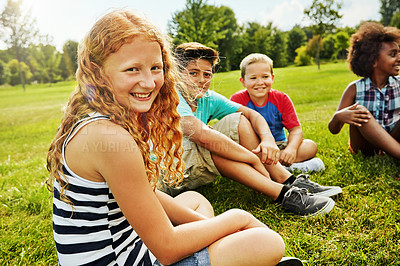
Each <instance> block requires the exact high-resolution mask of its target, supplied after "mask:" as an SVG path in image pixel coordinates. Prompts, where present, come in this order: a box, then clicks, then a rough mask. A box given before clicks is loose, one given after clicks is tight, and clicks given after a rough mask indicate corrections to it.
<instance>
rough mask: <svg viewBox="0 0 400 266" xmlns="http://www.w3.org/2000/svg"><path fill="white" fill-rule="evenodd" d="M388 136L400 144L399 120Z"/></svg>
mask: <svg viewBox="0 0 400 266" xmlns="http://www.w3.org/2000/svg"><path fill="white" fill-rule="evenodd" d="M390 135H391V136H392V137H393V138H394V139H395V140H397V142H400V120H399V121H397V123H396V125H395V126H394V128H393V130H392V131H391V132H390Z"/></svg>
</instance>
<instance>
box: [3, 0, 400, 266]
mask: <svg viewBox="0 0 400 266" xmlns="http://www.w3.org/2000/svg"><path fill="white" fill-rule="evenodd" d="M309 2H310V5H309V6H307V7H306V8H305V9H304V16H305V17H307V12H308V14H309V15H310V17H309V19H308V22H309V25H307V26H304V25H300V24H299V25H295V26H293V27H292V28H290V29H288V30H281V29H280V28H278V27H277V26H275V25H274V22H272V21H271V22H267V23H261V22H256V21H253V22H245V23H238V21H237V19H236V17H235V13H234V12H233V10H232V9H231V8H229V5H227V6H225V5H215V4H209V3H208V2H207V1H201V0H187V1H186V3H185V4H184V6H182V7H181V8H179V7H177V10H176V12H174V13H173V14H172V15H171V18H170V21H169V23H168V27H167V31H168V32H169V34H170V36H171V38H172V41H173V43H174V44H179V43H181V42H185V41H198V42H202V43H204V44H207V45H209V46H212V47H214V48H216V49H218V50H219V51H220V53H221V64H220V67H219V69H218V71H217V74H216V75H215V79H214V81H213V84H212V89H213V90H215V91H217V92H219V93H221V94H223V95H225V96H227V97H229V96H230V95H231V94H232V93H234V92H235V91H237V90H239V89H241V84H240V82H239V76H240V74H239V71H238V70H237V69H238V64H239V62H240V60H241V59H242V58H243V57H244V56H246V55H247V54H249V53H252V52H261V53H266V54H268V55H269V56H270V57H271V58H272V59H273V60H274V65H275V67H276V68H275V75H276V78H275V80H274V86H273V87H274V88H275V89H278V90H281V91H284V92H285V93H287V94H289V96H290V97H291V98H292V100H293V102H294V104H295V106H296V109H297V112H298V115H299V117H300V120H301V122H302V127H303V131H304V135H305V137H306V138H310V139H313V140H315V141H316V142H317V144H318V146H319V153H318V157H320V158H321V159H322V160H323V161H324V162H325V165H326V170H325V172H323V173H314V174H312V179H313V180H315V181H317V182H319V183H321V184H325V185H338V186H341V187H342V188H343V194H342V195H340V196H339V197H336V198H335V201H336V207H335V208H334V209H333V211H332V212H331V213H330V214H329V215H327V216H326V217H317V218H312V219H299V218H296V217H293V216H292V215H290V214H286V213H284V212H283V211H282V210H281V209H280V208H279V207H277V206H275V205H274V204H272V202H271V201H269V200H268V199H265V197H263V196H262V195H260V194H258V193H256V192H254V191H252V190H250V189H247V188H245V187H243V186H241V185H240V184H237V183H235V182H233V181H231V180H228V179H225V178H223V177H218V178H217V180H216V182H214V183H213V184H211V185H209V186H205V187H203V188H201V189H199V192H201V193H202V194H204V195H205V196H206V197H207V198H208V199H209V200H210V201H211V203H212V204H213V206H214V208H215V210H216V213H217V214H218V213H221V212H223V211H225V210H227V209H230V208H243V209H245V210H248V211H250V212H251V213H253V214H254V215H255V216H256V217H257V218H259V219H260V220H262V221H263V222H264V223H266V224H267V225H269V226H270V227H271V228H272V229H273V230H276V231H278V232H279V233H280V234H281V235H282V236H283V237H284V239H285V242H286V243H287V254H286V255H288V256H290V255H291V256H297V257H299V258H301V259H302V260H303V261H304V262H305V263H306V264H309V265H398V264H399V256H400V255H399V251H400V210H399V209H400V207H399V206H400V205H399V203H400V199H399V197H398V195H399V189H400V183H399V182H400V180H399V179H400V176H399V175H400V165H399V162H398V161H395V160H394V159H392V158H389V157H388V156H374V157H364V156H362V155H356V156H353V155H351V154H350V153H349V152H348V150H347V147H348V146H347V140H348V133H347V130H348V128H347V127H345V128H344V129H343V130H342V132H341V133H340V134H338V135H331V134H330V133H329V131H328V129H327V123H328V121H329V119H330V117H331V116H332V114H333V113H334V111H335V109H336V107H337V104H338V101H339V99H340V96H341V93H342V92H343V90H344V88H345V87H346V86H347V84H348V83H349V82H351V81H353V80H355V79H357V77H356V76H355V75H354V74H352V73H351V72H350V70H349V68H348V65H347V63H345V60H344V59H345V58H346V53H347V51H346V49H347V47H348V39H349V37H350V36H351V34H352V33H353V32H354V31H355V30H356V29H357V28H358V27H359V24H361V23H362V21H360V23H359V24H358V25H356V26H354V27H349V26H346V27H337V26H338V25H340V24H341V23H340V21H341V19H342V16H341V8H342V5H341V4H340V2H337V1H333V0H325V1H317V0H314V1H312V2H311V1H309ZM1 7H2V6H1V5H0V8H1ZM328 11H329V12H328ZM0 12H1V14H0V24H1V26H2V27H1V32H0V37H1V38H2V41H3V45H4V49H2V50H0V110H1V112H2V113H3V116H2V117H1V118H0V140H1V141H0V264H1V265H34V264H36V265H43V264H45V265H55V264H57V256H56V253H55V245H54V241H53V236H52V227H51V225H52V222H51V206H52V203H51V194H50V193H49V192H48V191H47V189H46V187H45V184H44V182H45V180H46V179H47V177H48V173H47V171H46V168H45V163H46V162H45V158H46V154H47V149H48V147H49V144H50V142H51V140H52V138H53V137H54V135H55V131H56V129H57V126H58V124H59V122H60V119H61V116H62V107H63V105H64V104H65V103H66V101H67V99H68V96H69V94H70V93H71V92H72V90H73V89H74V86H75V81H74V73H75V70H76V49H77V46H78V43H77V42H76V41H74V40H67V41H66V42H65V43H64V44H63V45H60V47H61V48H60V47H57V45H55V44H54V40H52V38H51V36H49V35H43V34H44V33H42V32H40V30H39V29H38V28H37V27H36V23H35V19H34V17H32V15H31V13H29V11H27V10H25V9H24V2H23V1H11V0H7V1H6V3H5V4H4V5H3V9H0ZM379 14H380V15H381V19H380V20H378V21H379V22H381V23H382V24H384V25H393V26H396V27H399V26H400V25H399V24H396V23H400V22H399V20H400V19H399V18H400V2H399V1H390V0H382V1H380V10H379ZM72 17H73V16H72ZM316 18H320V20H316ZM389 18H390V19H389ZM71 19H73V18H71ZM319 26H322V27H319ZM88 29H89V28H87V29H86V30H88ZM318 51H319V55H318Z"/></svg>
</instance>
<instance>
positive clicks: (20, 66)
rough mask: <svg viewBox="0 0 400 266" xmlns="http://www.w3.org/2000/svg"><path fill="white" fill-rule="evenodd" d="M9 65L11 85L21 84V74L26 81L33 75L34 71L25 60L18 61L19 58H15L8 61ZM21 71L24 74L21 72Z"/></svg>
mask: <svg viewBox="0 0 400 266" xmlns="http://www.w3.org/2000/svg"><path fill="white" fill-rule="evenodd" d="M7 67H8V69H9V71H10V85H17V84H21V75H22V77H23V80H24V81H28V80H29V79H30V78H31V77H32V73H31V70H30V68H29V67H28V65H26V64H25V63H24V62H20V63H18V60H17V59H13V60H11V61H10V62H8V65H7ZM20 71H21V72H22V74H20ZM24 84H25V83H24Z"/></svg>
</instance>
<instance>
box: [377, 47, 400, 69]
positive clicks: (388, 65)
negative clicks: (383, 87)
mask: <svg viewBox="0 0 400 266" xmlns="http://www.w3.org/2000/svg"><path fill="white" fill-rule="evenodd" d="M399 66H400V54H399V46H398V45H397V43H394V42H384V43H382V48H381V50H380V52H379V57H378V60H377V61H376V63H375V64H374V73H375V74H382V75H385V76H397V75H399Z"/></svg>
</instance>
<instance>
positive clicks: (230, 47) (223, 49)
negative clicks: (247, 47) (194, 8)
mask: <svg viewBox="0 0 400 266" xmlns="http://www.w3.org/2000/svg"><path fill="white" fill-rule="evenodd" d="M215 11H216V13H217V14H219V15H218V16H221V17H223V18H224V20H225V23H224V24H225V25H224V26H223V27H221V28H220V31H224V32H226V33H225V37H224V38H222V39H219V40H218V41H217V45H218V51H219V53H220V56H221V63H220V67H221V68H220V69H221V70H222V71H230V70H231V69H232V64H231V60H232V57H233V55H234V53H235V50H236V49H237V47H238V42H237V41H238V40H237V38H235V37H236V36H237V35H238V30H239V25H238V24H237V21H236V17H235V13H234V12H233V10H232V9H231V8H229V7H226V6H220V7H218V8H216V10H215Z"/></svg>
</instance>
